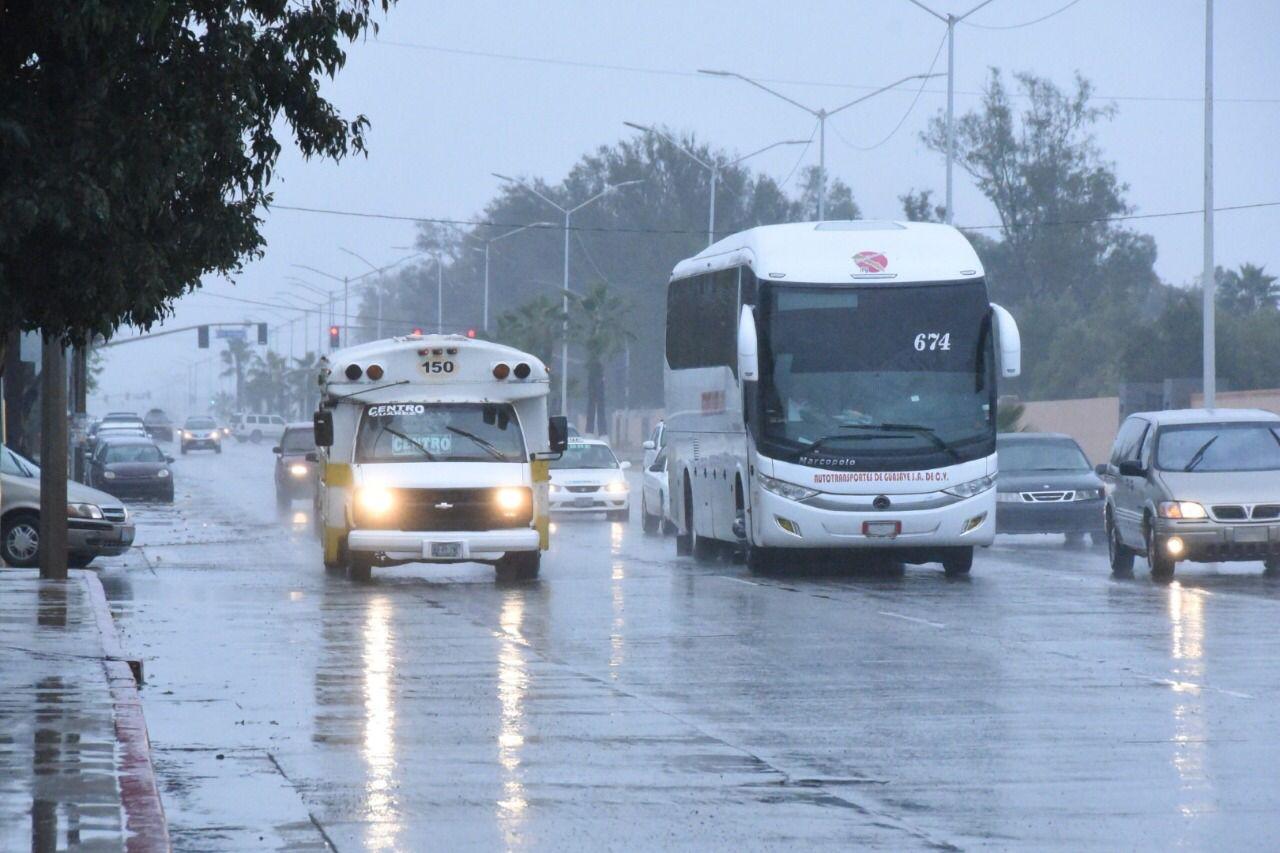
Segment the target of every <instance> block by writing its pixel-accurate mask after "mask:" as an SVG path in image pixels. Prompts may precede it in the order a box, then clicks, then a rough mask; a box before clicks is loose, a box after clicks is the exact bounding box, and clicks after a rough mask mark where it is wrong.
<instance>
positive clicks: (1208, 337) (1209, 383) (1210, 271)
mask: <svg viewBox="0 0 1280 853" xmlns="http://www.w3.org/2000/svg"><path fill="white" fill-rule="evenodd" d="M1202 276H1203V277H1202V279H1201V281H1202V284H1201V289H1202V290H1203V291H1204V293H1203V297H1204V319H1203V322H1204V327H1203V329H1202V330H1201V336H1202V338H1201V346H1202V347H1203V359H1204V365H1203V367H1204V380H1203V381H1204V388H1203V389H1202V391H1201V397H1202V398H1203V399H1202V400H1201V403H1202V405H1203V406H1204V407H1205V408H1206V409H1212V408H1214V406H1215V405H1216V403H1217V393H1218V388H1217V386H1218V365H1217V358H1218V354H1217V349H1218V345H1217V340H1216V329H1215V324H1216V321H1217V318H1216V305H1215V303H1214V298H1215V291H1216V290H1217V281H1216V280H1215V278H1214V268H1213V0H1205V4H1204V272H1203V273H1202Z"/></svg>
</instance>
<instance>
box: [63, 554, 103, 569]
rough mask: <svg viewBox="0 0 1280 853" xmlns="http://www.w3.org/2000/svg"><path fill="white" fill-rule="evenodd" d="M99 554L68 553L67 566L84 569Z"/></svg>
mask: <svg viewBox="0 0 1280 853" xmlns="http://www.w3.org/2000/svg"><path fill="white" fill-rule="evenodd" d="M97 556H98V555H97V554H68V555H67V566H68V567H69V568H72V569H83V568H84V567H85V566H87V565H89V564H90V563H92V562H93V560H94V558H95V557H97Z"/></svg>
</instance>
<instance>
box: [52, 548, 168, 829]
mask: <svg viewBox="0 0 1280 853" xmlns="http://www.w3.org/2000/svg"><path fill="white" fill-rule="evenodd" d="M71 574H72V576H74V577H75V578H76V579H77V580H79V581H80V582H81V583H82V584H84V587H85V591H86V592H87V593H88V595H87V598H88V600H89V605H90V607H91V608H92V609H93V618H94V621H95V622H96V623H97V626H98V632H99V634H100V635H101V636H102V648H103V652H104V654H105V657H104V659H103V662H102V665H103V669H104V670H105V672H106V676H107V684H108V686H109V687H110V690H111V703H112V711H113V714H114V716H115V730H116V743H117V744H118V745H119V748H120V753H121V755H120V758H121V762H120V777H119V784H120V802H121V805H122V806H123V808H124V818H125V831H126V832H127V833H128V835H127V837H126V839H125V849H126V850H128V851H129V853H155V851H169V850H172V849H173V847H172V844H171V843H170V841H169V824H168V821H166V820H165V816H164V805H163V804H162V803H161V802H160V790H159V788H158V787H157V786H156V775H155V769H154V768H153V767H152V766H151V738H150V737H149V736H148V735H147V721H146V720H145V719H144V718H143V716H142V697H140V696H139V695H138V682H137V681H136V680H135V673H137V674H140V673H141V665H140V664H138V662H136V661H131V660H129V659H128V657H127V656H126V655H125V654H124V652H123V650H122V649H121V646H120V637H119V635H118V634H116V625H115V621H114V620H113V619H112V618H111V608H110V607H109V606H108V605H107V596H106V593H105V592H104V591H103V589H102V582H101V581H99V580H98V576H97V575H96V574H94V573H93V572H89V571H73V572H71ZM134 664H138V665H137V666H134Z"/></svg>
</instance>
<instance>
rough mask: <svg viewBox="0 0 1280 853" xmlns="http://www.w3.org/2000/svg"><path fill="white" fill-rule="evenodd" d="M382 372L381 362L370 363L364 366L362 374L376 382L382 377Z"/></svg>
mask: <svg viewBox="0 0 1280 853" xmlns="http://www.w3.org/2000/svg"><path fill="white" fill-rule="evenodd" d="M382 373H383V371H382V365H381V364H371V365H369V366H368V367H366V368H365V371H364V375H365V376H368V377H369V378H370V379H372V380H373V381H374V382H377V381H378V380H379V379H381V378H382Z"/></svg>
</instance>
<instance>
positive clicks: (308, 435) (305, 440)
mask: <svg viewBox="0 0 1280 853" xmlns="http://www.w3.org/2000/svg"><path fill="white" fill-rule="evenodd" d="M280 449H281V450H282V451H283V452H285V453H310V452H311V451H312V450H315V449H316V433H315V430H314V429H291V430H287V431H286V432H285V434H284V438H282V439H280Z"/></svg>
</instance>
